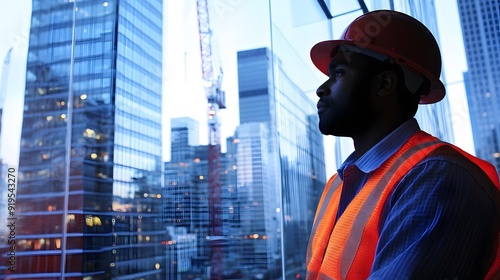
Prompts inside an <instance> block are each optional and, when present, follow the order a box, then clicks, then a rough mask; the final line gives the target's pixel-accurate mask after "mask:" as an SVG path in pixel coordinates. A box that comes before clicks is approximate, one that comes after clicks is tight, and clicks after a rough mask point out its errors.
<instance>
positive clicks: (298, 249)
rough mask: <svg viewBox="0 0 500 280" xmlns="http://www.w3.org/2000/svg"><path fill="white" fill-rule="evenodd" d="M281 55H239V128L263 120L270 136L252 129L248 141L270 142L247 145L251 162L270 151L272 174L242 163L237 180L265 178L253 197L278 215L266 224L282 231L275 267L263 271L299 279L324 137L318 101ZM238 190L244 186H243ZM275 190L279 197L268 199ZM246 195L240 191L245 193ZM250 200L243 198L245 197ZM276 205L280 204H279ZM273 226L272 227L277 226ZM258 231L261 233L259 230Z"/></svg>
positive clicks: (262, 51) (320, 180) (263, 51)
mask: <svg viewBox="0 0 500 280" xmlns="http://www.w3.org/2000/svg"><path fill="white" fill-rule="evenodd" d="M278 56H279V54H273V53H272V52H271V51H270V50H269V49H268V48H258V49H251V50H245V51H240V52H238V55H237V59H238V87H239V104H240V123H241V124H240V127H245V126H247V128H246V129H250V128H251V125H250V123H262V124H264V127H263V128H259V130H258V131H259V133H258V135H261V136H265V138H266V140H265V142H262V143H260V142H255V141H257V139H252V138H251V137H249V136H250V135H251V133H247V135H248V137H249V138H248V140H247V142H248V143H247V145H248V146H249V147H251V145H250V144H252V143H256V145H257V146H261V145H263V144H266V145H267V146H268V147H267V148H266V149H265V150H261V151H258V150H256V151H255V152H254V151H253V150H252V149H248V151H247V152H246V153H247V154H248V156H250V158H251V159H252V161H250V162H255V163H258V164H261V163H259V157H263V156H264V155H265V156H266V157H267V159H266V161H264V160H262V164H263V167H262V169H263V170H265V171H266V172H267V174H269V177H266V176H264V177H262V174H259V173H258V170H257V171H255V172H254V173H253V174H252V172H253V170H254V169H250V170H251V171H250V170H246V169H242V168H241V167H240V166H239V167H238V184H240V183H242V182H245V180H247V179H246V178H241V176H243V175H241V174H248V175H246V176H249V177H248V178H249V179H250V178H253V179H255V180H256V182H258V180H257V179H260V178H262V180H263V181H262V184H263V186H262V188H263V189H262V190H261V189H259V188H258V187H257V186H256V187H255V189H253V190H254V191H255V192H261V193H262V196H261V197H262V198H259V196H258V195H257V194H252V195H253V198H252V199H254V200H256V203H257V205H262V206H263V207H264V208H263V209H260V210H259V211H264V212H263V217H265V218H266V219H267V218H268V217H276V220H274V218H272V219H273V220H272V221H266V223H267V222H269V223H272V222H274V223H275V225H274V230H276V231H277V232H276V233H274V232H273V233H272V235H271V236H274V234H276V236H277V237H276V238H277V239H278V240H279V241H280V242H279V248H276V250H275V251H269V252H268V253H269V255H268V258H271V259H272V260H273V261H274V263H273V266H271V267H268V268H267V270H261V271H259V273H263V275H265V279H281V278H283V279H292V278H294V277H297V276H298V277H300V274H301V273H303V271H305V267H304V263H305V262H304V256H305V254H306V247H307V241H308V239H309V230H310V228H311V227H312V222H313V218H314V214H315V211H316V206H317V203H318V201H319V197H320V195H321V191H322V189H323V187H324V184H325V178H326V175H325V162H324V152H323V138H322V136H321V134H320V132H319V131H318V130H317V123H318V117H317V113H316V107H315V104H314V103H313V102H312V101H311V100H310V99H309V97H307V96H306V95H305V94H304V92H302V91H301V90H300V88H299V87H298V86H296V85H295V84H294V82H293V81H292V80H291V79H290V78H289V77H288V76H287V74H286V71H285V70H284V68H283V66H282V64H281V61H280V60H279V58H278ZM257 127H259V126H257ZM242 129H243V128H242ZM253 129H257V128H256V127H254V128H253ZM240 133H242V132H240ZM255 137H256V136H255ZM240 144H241V139H240ZM241 151H242V152H240V150H238V153H237V157H238V159H239V158H240V157H242V156H244V155H243V150H241ZM266 154H267V155H266ZM245 162H246V161H245ZM265 162H267V163H266V164H265V165H264V163H265ZM247 168H249V167H247ZM252 168H253V167H252ZM263 175H266V173H264V174H263ZM259 176H260V177H259ZM264 179H265V180H264ZM267 182H269V183H267ZM238 188H239V189H241V186H240V185H239V186H238ZM273 193H275V194H276V195H277V199H278V200H279V201H275V200H273V197H268V195H271V194H273ZM242 195H243V194H242V193H240V197H241V196H242ZM245 199H246V198H244V197H241V198H240V200H241V201H245ZM258 199H263V200H262V201H258ZM257 201H258V202H257ZM276 203H277V204H278V205H279V207H277V208H274V207H273V206H274V205H275V204H276ZM256 210H257V208H256V207H251V208H248V209H242V211H249V212H248V213H251V212H250V211H256ZM241 215H242V216H243V215H245V213H241ZM260 223H261V224H262V223H263V221H261V222H260ZM260 226H262V225H260ZM269 227H270V228H273V227H272V225H269ZM257 234H259V236H260V233H257ZM263 234H271V233H263ZM256 250H258V247H256ZM269 263H271V262H269ZM302 276H303V275H302Z"/></svg>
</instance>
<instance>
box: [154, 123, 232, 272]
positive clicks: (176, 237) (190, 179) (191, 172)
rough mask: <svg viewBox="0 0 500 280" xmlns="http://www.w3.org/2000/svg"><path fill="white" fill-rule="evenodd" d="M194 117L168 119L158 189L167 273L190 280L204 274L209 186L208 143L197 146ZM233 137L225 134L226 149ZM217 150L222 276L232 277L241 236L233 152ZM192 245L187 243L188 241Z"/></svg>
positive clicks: (207, 265) (207, 261) (208, 260)
mask: <svg viewBox="0 0 500 280" xmlns="http://www.w3.org/2000/svg"><path fill="white" fill-rule="evenodd" d="M198 127H199V125H198V122H197V121H195V120H193V119H191V118H186V117H185V118H174V119H172V120H171V143H170V145H171V160H170V161H169V162H166V163H165V188H164V192H163V196H164V200H163V202H164V205H163V223H164V225H165V226H166V227H168V229H169V235H170V241H171V242H170V243H167V244H168V247H169V248H171V249H173V252H171V253H170V254H169V255H168V262H169V264H170V265H169V267H170V270H171V271H172V273H171V274H170V275H171V276H172V277H173V278H167V279H177V278H175V277H182V279H194V278H197V277H204V276H206V275H208V274H209V273H210V269H211V267H212V266H213V265H214V264H212V260H211V258H210V251H211V243H210V236H211V233H210V232H209V231H210V218H209V217H210V210H209V209H210V189H209V174H208V172H209V169H208V166H209V164H210V162H209V159H208V146H205V145H198ZM236 142H237V141H236V140H234V139H233V138H230V139H227V146H228V150H229V151H230V150H234V148H232V147H233V146H234V145H235V143H236ZM229 151H228V152H227V153H222V154H221V157H220V159H221V169H220V170H219V173H220V179H221V182H220V186H221V205H220V207H221V209H222V211H221V212H222V215H223V219H222V220H223V221H224V222H223V226H222V228H223V233H224V234H223V237H224V247H223V249H222V252H223V261H222V263H218V264H216V265H220V266H222V267H223V273H224V275H225V276H224V277H229V278H228V279H232V278H230V277H233V276H234V275H237V274H238V270H240V269H241V267H240V266H238V264H237V259H238V256H239V253H240V252H241V250H240V248H241V245H240V242H241V238H238V237H237V230H238V228H239V227H240V217H239V215H238V213H239V212H238V211H239V206H238V204H237V201H236V199H237V197H236V195H235V193H236V188H235V185H236V170H237V166H236V157H235V156H234V153H233V152H229ZM193 244H194V245H196V247H195V248H192V247H190V246H188V245H193Z"/></svg>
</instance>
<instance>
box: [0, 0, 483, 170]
mask: <svg viewBox="0 0 500 280" xmlns="http://www.w3.org/2000/svg"><path fill="white" fill-rule="evenodd" d="M29 2H30V1H28V0H21V1H19V2H16V5H15V6H12V7H10V8H9V7H6V9H2V12H3V13H4V17H2V19H4V20H7V21H10V22H12V23H17V24H7V25H3V26H2V29H0V32H2V30H3V34H5V38H7V40H5V41H3V42H0V56H4V55H5V53H6V52H7V51H8V48H10V47H12V46H14V51H13V59H12V60H13V63H12V64H13V65H12V67H11V68H12V73H11V76H12V77H13V78H12V81H20V82H19V83H12V84H11V85H9V87H10V88H11V90H12V92H22V91H23V83H24V82H23V80H24V74H23V70H22V68H23V67H24V66H25V64H24V63H23V61H24V60H25V59H26V56H25V55H26V54H25V51H26V50H27V38H28V37H27V32H28V30H29V11H30V6H31V4H30V3H29ZM189 3H190V4H189ZM367 4H369V1H367ZM2 5H6V4H5V3H4V4H2ZM179 5H180V7H179ZM184 5H186V7H184ZM167 6H168V7H170V9H167ZM263 8H264V7H260V8H258V7H257V8H253V7H251V9H248V7H247V6H245V5H244V3H243V2H241V1H232V5H231V6H226V9H224V10H221V9H219V10H216V11H215V12H213V14H214V15H215V16H213V17H212V18H214V22H215V24H217V27H221V26H226V25H227V26H234V24H233V23H231V22H230V21H231V20H237V19H238V18H242V21H245V22H253V21H255V20H252V16H251V15H252V13H256V12H258V11H259V10H262V9H263ZM165 9H166V10H167V11H166V12H167V14H166V15H169V16H170V20H171V21H172V25H170V26H179V25H182V24H183V25H187V26H188V28H189V29H190V30H191V32H190V33H188V34H192V35H188V34H187V35H182V36H181V34H179V33H173V32H167V33H168V34H169V36H171V37H169V38H170V39H171V41H174V42H176V45H179V44H180V45H181V46H185V45H187V43H186V42H187V41H190V44H195V46H194V47H192V49H190V52H189V54H188V55H185V54H184V53H185V52H184V50H183V49H184V48H183V49H181V50H180V52H171V54H170V55H167V57H165V59H168V61H169V63H168V64H167V67H169V65H173V66H174V68H170V70H169V69H165V71H164V73H163V77H164V78H166V79H169V80H170V81H171V83H170V84H171V85H172V88H171V90H169V89H168V88H167V89H165V90H167V91H168V92H173V91H176V90H177V91H179V90H180V89H183V91H182V92H184V94H183V95H182V96H175V97H173V96H170V97H169V98H170V100H171V101H172V100H177V102H174V103H175V104H178V106H167V107H166V108H167V110H165V111H166V114H167V115H165V116H164V119H165V118H170V117H181V116H190V117H194V118H195V119H197V120H198V121H199V122H200V123H204V122H206V121H205V120H206V113H205V109H204V108H205V105H206V104H205V103H206V100H205V99H206V98H205V96H204V93H203V87H202V85H201V79H200V76H201V74H200V73H201V71H200V69H199V66H198V65H199V63H198V62H197V61H199V58H198V57H199V54H198V52H199V50H198V49H197V48H198V47H197V45H196V43H195V42H196V40H197V39H196V38H197V35H196V32H197V31H196V28H197V27H196V19H195V18H194V16H195V10H194V1H187V2H185V4H181V3H179V2H172V1H166V4H165ZM436 10H437V13H438V28H439V33H440V36H441V43H442V56H443V62H444V71H445V74H446V78H447V81H448V84H447V85H446V86H447V90H448V95H449V97H450V104H451V110H452V119H453V124H454V131H455V142H456V144H457V145H458V146H460V147H461V148H463V149H464V150H466V151H468V152H472V153H474V148H473V146H472V134H471V130H470V121H469V119H468V107H467V103H466V99H465V89H464V85H463V81H462V79H463V78H462V72H463V71H465V70H466V69H467V66H466V64H465V55H464V52H463V44H462V41H461V38H462V37H461V33H460V22H459V19H458V13H453V12H452V11H456V1H454V0H447V1H437V3H436ZM7 11H8V12H7ZM176 11H181V12H176ZM352 16H355V13H354V14H353V15H352ZM184 17H186V18H185V19H184ZM184 20H186V22H185V23H184V22H183V21H184ZM315 20H316V21H317V20H324V19H317V18H316V19H315ZM236 22H237V21H236ZM247 26H248V25H247ZM186 28H187V27H186ZM228 28H229V27H228ZM343 28H344V27H343V26H338V27H337V29H338V30H334V31H335V32H334V35H333V36H334V37H337V36H338V34H339V33H340V32H341V31H342V30H343ZM229 31H230V32H228V33H227V34H228V35H231V36H229V37H228V36H224V37H225V41H224V44H227V43H228V42H229V41H231V38H232V37H234V39H233V40H239V39H238V36H239V35H237V34H236V33H234V31H231V29H230V30H229ZM193 32H194V33H193ZM249 32H250V33H249ZM217 33H219V34H218V35H219V36H216V37H220V34H221V33H223V34H225V33H224V32H223V30H220V29H219V30H216V34H217ZM251 33H252V32H251V30H248V31H247V32H246V33H245V34H251ZM336 34H337V35H336ZM179 36H181V37H179ZM186 36H189V37H190V38H186ZM193 37H194V38H193ZM239 37H241V36H239ZM254 39H255V38H254V37H252V36H249V37H248V38H244V39H243V40H239V41H240V42H239V44H240V45H245V44H247V43H248V42H249V41H252V40H254ZM325 39H328V38H325ZM221 44H222V43H221V42H220V41H219V45H221ZM262 44H263V42H262V41H259V40H257V41H255V40H254V41H252V43H251V45H254V46H255V47H261V46H262ZM233 45H234V44H233ZM309 47H310V46H309ZM226 48H227V47H226ZM232 49H233V50H234V53H236V49H235V48H234V47H233V48H232ZM303 49H307V47H306V48H303ZM191 52H192V53H191ZM305 52H306V51H305ZM222 53H228V51H227V50H226V49H223V51H222ZM229 53H230V52H229ZM301 55H302V56H303V57H304V61H305V63H306V64H308V67H309V66H310V67H313V66H311V65H312V64H309V63H310V62H309V61H308V51H307V52H306V53H304V54H301ZM232 59H233V58H231V59H229V61H228V62H225V63H226V64H227V63H229V65H231V64H232V65H235V62H234V61H233V62H231V60H232ZM226 60H227V58H226ZM185 62H186V63H185ZM197 63H198V64H197ZM183 65H186V66H188V67H187V68H186V67H184V66H183ZM231 68H232V69H234V66H231V67H226V68H225V69H224V70H225V78H224V81H225V84H223V88H224V89H226V90H227V93H226V96H227V99H228V108H227V109H225V110H222V111H221V118H222V124H221V137H228V136H229V135H232V134H233V133H234V130H235V127H236V125H237V124H238V121H237V118H235V117H233V115H234V114H235V113H237V110H238V109H237V107H238V106H237V99H235V96H236V94H235V92H236V90H235V85H230V86H229V85H226V84H227V83H229V81H231V80H232V81H235V76H234V75H235V73H234V72H235V71H234V70H231ZM230 70H231V71H230ZM323 79H324V78H322V76H321V75H320V74H319V73H317V76H316V78H314V80H313V83H312V86H311V87H310V88H309V90H310V92H307V94H308V96H309V97H311V99H313V100H315V94H314V88H315V87H316V86H318V85H319V84H320V83H322V81H323ZM193 81H194V83H193ZM314 81H316V82H314ZM176 83H180V84H177V85H176ZM185 85H187V87H185ZM172 98H173V99H172ZM187 100H189V101H187ZM6 102H7V107H8V108H6V110H7V112H6V114H7V115H9V116H10V117H11V119H16V118H17V119H19V118H20V117H19V113H16V112H17V111H21V110H22V100H19V98H17V99H15V98H13V97H12V96H11V97H9V98H8V100H6ZM9 125H10V126H11V127H10V129H9V131H11V137H10V139H12V138H16V137H19V136H20V129H19V128H17V127H16V126H13V125H12V124H9ZM204 129H206V128H205V126H204V125H201V127H200V134H199V139H200V143H206V141H207V137H206V136H205V135H206V131H204ZM163 130H164V133H163V134H164V141H163V143H164V146H165V147H167V148H166V149H164V155H163V160H164V161H165V160H168V157H169V154H168V153H169V148H168V146H169V145H168V143H169V126H168V124H165V122H164V128H163ZM17 135H19V136H17ZM3 141H4V142H6V141H7V139H3ZM334 141H335V139H334V138H333V137H326V138H325V149H326V150H325V151H326V157H327V170H328V171H327V173H329V174H331V173H332V172H333V171H334V170H335V165H334V164H332V162H334V154H335V152H334V151H333V142H334ZM9 144H10V145H11V146H12V142H8V144H6V145H9ZM6 145H4V147H5V146H6ZM223 145H224V143H223ZM16 150H17V151H18V148H16V146H14V147H12V149H9V150H7V151H5V150H4V151H3V155H4V158H7V159H8V160H7V161H8V163H10V164H13V165H16V163H17V155H16V154H15V153H16ZM0 152H1V151H0Z"/></svg>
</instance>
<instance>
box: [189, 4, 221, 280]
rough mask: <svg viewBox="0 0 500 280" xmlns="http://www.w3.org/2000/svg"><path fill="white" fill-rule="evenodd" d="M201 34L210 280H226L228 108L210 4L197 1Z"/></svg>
mask: <svg viewBox="0 0 500 280" xmlns="http://www.w3.org/2000/svg"><path fill="white" fill-rule="evenodd" d="M196 9H197V14H198V31H199V35H200V53H201V72H202V78H203V82H204V87H205V94H206V97H207V102H208V103H207V107H208V108H207V118H208V185H209V205H208V208H209V209H208V211H209V229H208V235H207V239H208V242H209V244H210V267H211V269H210V279H212V280H219V279H221V280H222V278H223V270H224V264H223V258H222V257H223V256H222V247H223V242H224V240H225V238H224V233H223V230H222V228H223V227H222V226H223V225H222V223H223V217H222V214H223V213H222V195H221V182H220V168H221V162H220V158H221V148H220V130H219V128H220V122H219V116H218V113H219V110H220V109H224V108H226V105H225V93H224V91H222V90H221V83H222V76H223V72H222V68H219V69H217V70H218V73H217V75H215V72H214V69H215V67H214V55H213V52H212V51H213V50H212V30H211V28H210V21H209V14H208V2H207V0H197V1H196Z"/></svg>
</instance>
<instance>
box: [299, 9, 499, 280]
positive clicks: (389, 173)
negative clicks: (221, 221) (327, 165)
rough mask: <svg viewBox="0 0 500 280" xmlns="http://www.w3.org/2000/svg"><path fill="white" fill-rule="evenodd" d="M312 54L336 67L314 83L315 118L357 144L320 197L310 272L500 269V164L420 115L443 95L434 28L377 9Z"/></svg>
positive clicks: (354, 275) (355, 275)
mask: <svg viewBox="0 0 500 280" xmlns="http://www.w3.org/2000/svg"><path fill="white" fill-rule="evenodd" d="M311 59H312V61H313V63H314V64H315V66H316V67H317V68H318V69H319V70H320V71H322V72H323V73H325V74H326V75H328V77H329V78H328V80H327V81H326V82H325V83H324V84H322V85H321V86H320V87H319V88H318V90H317V95H318V97H319V101H318V114H319V118H320V121H319V129H320V130H321V132H322V133H323V134H325V135H335V136H345V137H351V138H352V139H353V141H354V147H355V151H354V152H353V153H352V154H351V155H350V156H349V157H348V158H347V159H346V161H345V162H344V163H343V164H342V165H341V166H340V168H339V169H338V173H337V174H335V175H334V176H333V177H332V178H331V179H330V180H329V182H328V183H327V185H326V187H325V190H324V192H323V195H322V197H321V200H320V203H319V206H318V210H317V213H316V218H315V222H314V226H313V229H312V233H311V238H310V241H309V248H308V255H307V270H308V271H307V279H336V280H340V279H443V280H444V279H450V280H451V279H485V278H486V279H500V272H499V264H500V259H499V246H498V242H499V236H500V235H499V227H500V225H499V223H500V214H499V212H500V207H499V205H500V204H499V201H500V199H499V196H500V192H499V189H500V184H499V182H498V175H497V173H496V170H495V168H494V167H493V166H492V165H490V164H488V163H487V162H485V161H482V160H480V159H478V158H475V157H473V156H471V155H469V154H467V153H465V152H464V151H462V150H460V149H459V148H457V147H455V146H453V145H451V144H448V143H445V142H442V141H440V140H439V139H437V138H435V137H433V136H431V135H429V134H427V133H425V132H423V131H421V130H420V128H419V126H418V124H417V122H416V120H415V119H414V118H413V117H414V115H415V113H416V111H417V108H418V104H419V103H420V104H431V103H435V102H438V101H440V100H441V99H442V98H443V97H444V95H445V89H444V86H443V84H442V83H441V81H440V80H439V77H440V73H441V55H440V52H439V47H438V45H437V43H436V41H435V39H434V37H433V36H432V34H431V33H430V32H429V30H428V29H427V28H426V27H425V26H424V25H423V24H421V23H420V22H419V21H417V20H415V19H414V18H412V17H410V16H408V15H405V14H402V13H399V12H394V11H374V12H370V13H367V14H364V15H362V16H360V17H359V18H357V19H356V20H354V21H353V22H352V23H351V24H350V25H349V27H348V28H347V29H346V30H345V31H344V34H343V35H342V37H341V38H340V39H339V40H331V41H324V42H320V43H318V44H316V45H315V46H314V47H313V48H312V50H311Z"/></svg>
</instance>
